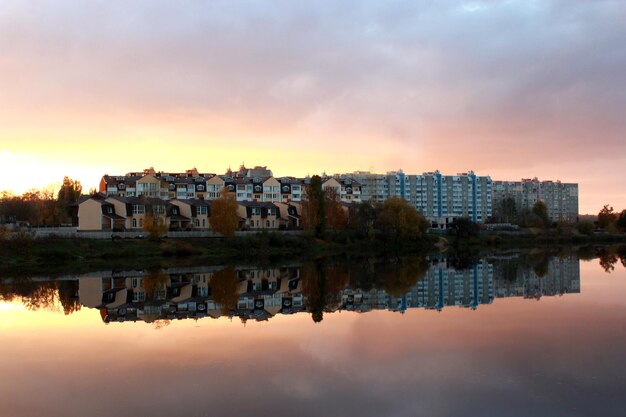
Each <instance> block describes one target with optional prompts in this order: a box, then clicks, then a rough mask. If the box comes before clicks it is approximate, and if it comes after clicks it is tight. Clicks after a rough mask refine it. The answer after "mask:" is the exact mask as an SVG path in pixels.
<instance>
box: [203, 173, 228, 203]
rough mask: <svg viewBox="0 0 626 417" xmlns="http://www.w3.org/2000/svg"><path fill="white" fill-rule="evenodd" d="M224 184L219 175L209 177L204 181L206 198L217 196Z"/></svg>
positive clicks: (210, 198)
mask: <svg viewBox="0 0 626 417" xmlns="http://www.w3.org/2000/svg"><path fill="white" fill-rule="evenodd" d="M225 185H226V181H224V178H222V177H221V176H219V175H215V176H214V177H211V178H209V179H208V180H207V182H206V199H207V200H214V199H216V198H218V197H219V196H220V193H221V192H222V190H223V189H224V186H225Z"/></svg>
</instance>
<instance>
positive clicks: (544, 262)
mask: <svg viewBox="0 0 626 417" xmlns="http://www.w3.org/2000/svg"><path fill="white" fill-rule="evenodd" d="M549 265H550V259H549V258H548V257H547V256H544V257H542V258H540V259H539V260H538V261H537V262H536V263H535V265H534V266H533V271H534V272H535V275H537V277H539V278H543V277H545V276H546V275H548V272H550V267H549Z"/></svg>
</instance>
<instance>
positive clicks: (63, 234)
mask: <svg viewBox="0 0 626 417" xmlns="http://www.w3.org/2000/svg"><path fill="white" fill-rule="evenodd" d="M25 230H27V231H28V233H30V234H31V235H32V236H33V237H34V238H35V239H45V238H50V237H60V238H78V239H143V238H146V237H147V236H148V235H147V234H146V233H145V232H111V231H78V230H76V228H75V227H46V228H30V229H25ZM272 232H273V233H280V234H289V235H299V234H302V231H301V230H275V231H272ZM258 233H261V231H260V230H258V231H257V230H238V231H236V232H235V236H249V235H255V234H258ZM164 236H165V237H167V238H172V239H176V238H215V237H221V236H222V235H220V234H219V233H215V232H211V231H208V230H205V231H185V232H179V231H177V232H175V231H170V232H167V233H166V234H165V235H164Z"/></svg>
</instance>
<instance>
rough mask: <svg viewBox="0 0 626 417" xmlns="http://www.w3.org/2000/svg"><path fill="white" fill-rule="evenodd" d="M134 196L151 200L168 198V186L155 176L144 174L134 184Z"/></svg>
mask: <svg viewBox="0 0 626 417" xmlns="http://www.w3.org/2000/svg"><path fill="white" fill-rule="evenodd" d="M136 187H137V190H136V196H137V197H139V196H142V195H143V196H146V197H152V198H162V199H167V198H169V195H170V193H169V185H168V183H167V182H164V181H161V180H160V179H159V178H157V177H156V175H155V174H146V175H144V176H143V177H141V178H140V179H138V180H137V182H136Z"/></svg>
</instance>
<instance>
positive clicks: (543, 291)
mask: <svg viewBox="0 0 626 417" xmlns="http://www.w3.org/2000/svg"><path fill="white" fill-rule="evenodd" d="M510 262H513V269H512V271H511V273H509V274H507V273H506V272H505V269H506V268H507V264H508V265H510ZM518 263H519V261H518V260H517V259H516V258H512V259H502V260H500V261H499V262H496V271H497V272H496V274H497V275H498V276H499V277H500V278H499V279H498V281H497V283H496V288H497V289H496V297H498V298H500V297H524V298H537V299H538V298H541V297H542V296H553V295H563V294H567V293H580V262H579V260H578V258H576V257H574V256H568V257H564V258H558V257H554V258H549V259H546V260H545V266H544V267H542V268H541V269H539V268H533V267H532V266H527V267H521V266H519V265H518ZM538 273H539V275H538ZM540 275H542V276H540Z"/></svg>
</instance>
